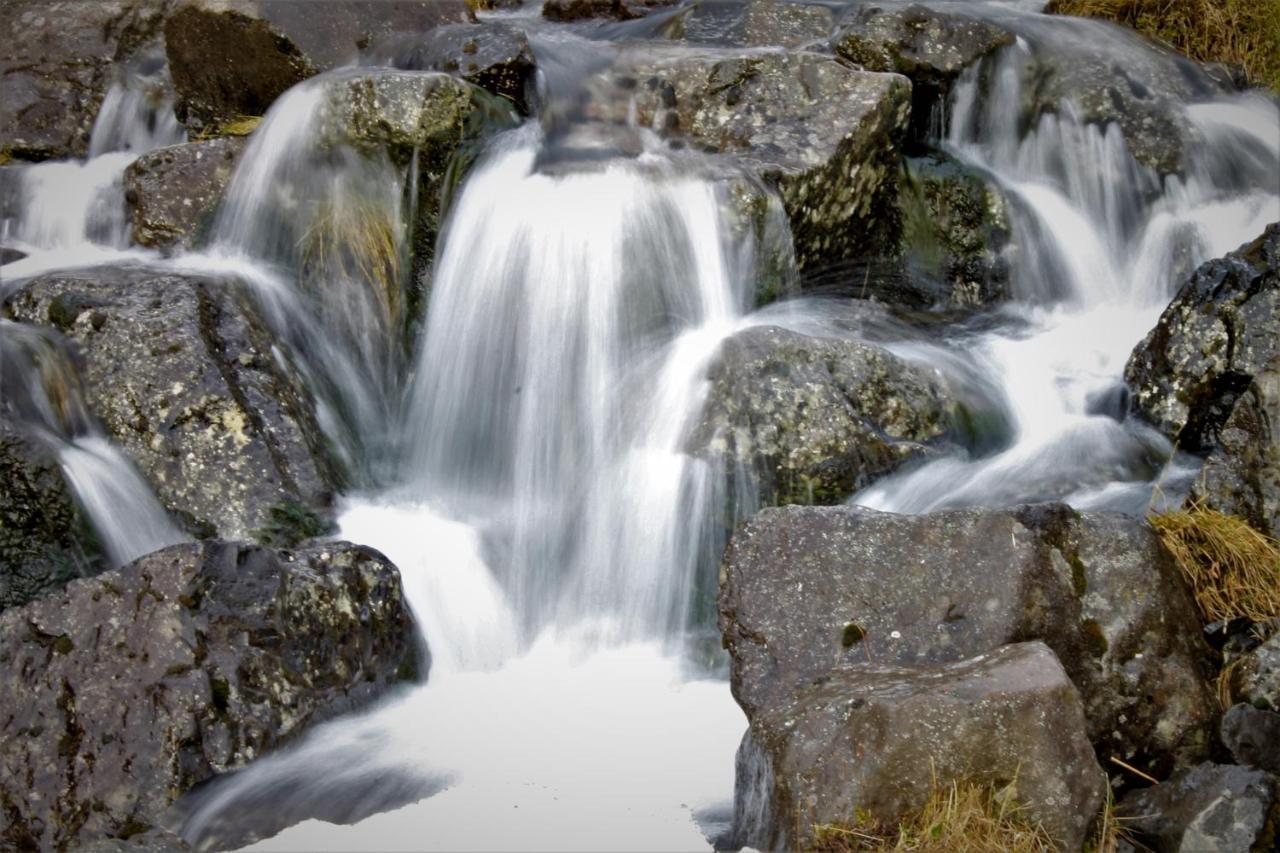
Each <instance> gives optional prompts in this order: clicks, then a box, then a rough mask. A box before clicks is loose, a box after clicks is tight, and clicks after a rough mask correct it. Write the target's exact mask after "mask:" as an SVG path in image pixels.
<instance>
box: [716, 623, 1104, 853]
mask: <svg viewBox="0 0 1280 853" xmlns="http://www.w3.org/2000/svg"><path fill="white" fill-rule="evenodd" d="M850 747H852V748H850ZM751 751H758V753H759V756H760V758H759V760H760V761H761V762H762V763H763V765H764V766H763V767H760V766H756V767H751V762H750V761H747V760H744V759H746V758H748V756H747V755H744V754H743V753H750V752H751ZM743 770H746V771H747V772H748V778H746V779H744V778H743V776H742V772H743ZM739 773H740V775H739V786H740V788H739V793H738V797H739V808H740V809H743V807H745V806H747V802H745V801H744V796H747V797H748V798H750V797H754V798H759V799H758V800H757V802H758V801H759V800H765V801H767V804H768V807H767V813H768V815H769V820H768V821H767V822H766V824H765V825H764V826H756V827H755V828H754V832H751V833H749V834H748V836H747V837H745V838H743V839H741V840H742V841H743V842H745V843H746V844H748V845H750V846H752V847H756V848H758V849H761V850H786V849H805V846H806V844H808V843H811V841H812V839H810V838H809V837H808V834H809V833H810V832H811V831H812V829H811V828H812V827H813V826H814V825H821V824H829V823H846V822H848V821H850V820H852V819H853V816H854V815H858V814H863V815H867V816H869V817H871V818H873V819H875V820H879V821H883V822H884V823H885V824H887V825H890V826H892V825H893V824H895V823H896V822H897V821H898V820H899V819H901V818H902V817H904V816H906V815H909V814H911V813H913V812H916V811H918V810H919V809H920V808H921V807H923V805H924V804H925V801H926V800H927V799H928V797H929V795H930V793H931V792H932V791H933V790H934V789H935V787H938V786H941V787H945V786H947V785H950V784H951V782H953V781H957V780H964V781H969V782H973V783H977V784H983V785H994V786H996V787H997V788H999V787H1004V786H1006V785H1009V784H1010V783H1012V782H1014V781H1015V780H1016V785H1017V797H1018V799H1019V801H1020V802H1021V803H1022V804H1023V805H1024V806H1025V807H1026V809H1027V814H1028V815H1029V816H1030V817H1031V818H1032V819H1034V820H1038V821H1041V822H1043V824H1044V827H1045V829H1046V830H1048V832H1049V833H1050V835H1051V836H1052V837H1053V838H1054V839H1055V840H1056V841H1057V842H1058V843H1060V844H1061V845H1062V849H1064V850H1078V849H1080V847H1081V845H1082V843H1083V841H1084V839H1085V837H1086V835H1087V832H1088V829H1089V827H1090V825H1091V824H1092V822H1093V819H1094V816H1095V815H1096V814H1097V811H1098V808H1099V807H1100V806H1101V804H1102V799H1103V794H1104V791H1105V777H1104V775H1103V772H1102V769H1101V768H1100V767H1099V766H1098V762H1097V759H1096V758H1095V757H1094V754H1093V749H1092V748H1091V747H1090V744H1089V739H1088V736H1087V735H1086V732H1085V719H1084V712H1083V709H1082V707H1081V704H1080V698H1079V696H1078V694H1077V693H1076V689H1075V687H1074V686H1072V683H1071V680H1070V679H1069V678H1068V677H1067V675H1066V673H1065V672H1063V669H1062V667H1061V665H1059V663H1058V661H1057V659H1056V658H1055V657H1054V655H1053V652H1051V651H1050V650H1049V649H1048V648H1047V647H1046V646H1045V645H1044V644H1042V643H1022V644H1018V645H1010V646H1005V647H1004V648H1001V649H998V650H995V651H992V652H990V653H987V654H984V655H979V656H977V657H974V658H971V659H968V660H963V661H958V662H956V663H951V664H947V665H944V666H936V667H918V668H909V667H896V666H890V665H885V664H879V663H865V662H864V663H860V664H846V665H842V666H840V667H838V668H836V669H834V670H832V671H831V672H829V673H827V674H826V675H823V676H821V677H819V678H817V679H815V680H814V681H813V682H812V683H810V684H807V685H805V686H803V687H801V688H800V689H799V690H797V691H796V692H795V693H794V694H793V695H792V696H790V697H789V698H787V699H786V700H784V701H782V702H780V703H779V704H777V705H773V706H770V707H769V708H767V709H765V710H763V711H762V712H761V713H759V714H757V715H756V716H755V717H754V718H753V720H752V722H751V728H750V730H749V731H748V734H747V739H746V741H745V742H744V745H743V747H742V749H741V751H740V753H739ZM753 774H754V778H752V775H753ZM744 782H745V783H746V785H745V786H744ZM753 783H754V784H753ZM739 825H740V826H741V825H742V824H741V823H740V824H739Z"/></svg>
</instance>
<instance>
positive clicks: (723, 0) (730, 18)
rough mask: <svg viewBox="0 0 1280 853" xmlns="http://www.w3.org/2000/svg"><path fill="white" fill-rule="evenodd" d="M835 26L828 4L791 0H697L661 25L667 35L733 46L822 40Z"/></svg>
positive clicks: (799, 44)
mask: <svg viewBox="0 0 1280 853" xmlns="http://www.w3.org/2000/svg"><path fill="white" fill-rule="evenodd" d="M834 26H835V14H834V13H833V12H832V11H831V7H830V6H829V5H824V4H822V3H801V2H792V0H699V2H695V3H690V4H689V5H688V6H686V7H685V8H684V9H682V10H681V11H680V12H679V13H678V14H677V15H675V16H673V17H672V18H671V20H670V21H668V22H667V23H666V25H665V26H664V27H663V30H662V33H663V35H665V36H666V37H667V38H670V39H676V40H680V41H689V42H695V43H706V44H717V45H729V46H735V47H765V46H777V47H800V46H802V45H806V44H812V43H814V42H819V41H825V40H826V38H827V37H828V36H829V35H830V34H831V30H832V28H833V27H834Z"/></svg>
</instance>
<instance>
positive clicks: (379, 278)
mask: <svg viewBox="0 0 1280 853" xmlns="http://www.w3.org/2000/svg"><path fill="white" fill-rule="evenodd" d="M299 249H300V251H301V262H302V263H301V269H302V270H303V276H304V278H307V279H310V280H315V281H328V282H343V281H357V282H361V283H363V284H365V285H367V286H368V287H369V290H370V295H371V296H372V297H373V300H374V304H375V305H377V308H378V310H379V312H380V313H381V315H382V319H383V321H384V323H385V326H386V328H391V329H394V328H396V327H397V323H398V322H399V320H400V317H401V312H402V309H403V307H404V306H403V304H402V301H403V288H402V278H403V271H402V255H403V253H402V252H401V247H400V237H399V226H398V224H397V223H396V221H395V218H394V216H393V215H392V213H390V212H389V211H387V210H386V209H384V208H383V207H382V206H381V205H378V204H375V203H372V202H363V201H361V202H351V203H348V204H332V205H326V206H324V207H323V208H322V209H320V210H319V211H317V213H316V215H315V217H314V218H313V219H312V220H311V224H310V227H308V229H307V231H306V233H305V234H304V235H303V237H302V240H301V241H300V244H299Z"/></svg>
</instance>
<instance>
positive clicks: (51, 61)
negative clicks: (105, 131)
mask: <svg viewBox="0 0 1280 853" xmlns="http://www.w3.org/2000/svg"><path fill="white" fill-rule="evenodd" d="M169 5H170V3H169V2H168V0H95V2H93V3H83V2H75V0H70V1H69V0H61V2H58V1H57V0H54V2H50V0H8V2H6V3H5V5H4V9H3V14H0V44H3V45H4V48H3V51H0V54H2V55H0V161H3V160H4V159H5V156H4V155H14V156H18V157H22V158H26V159H32V160H44V159H49V158H57V157H80V156H84V155H85V154H86V153H87V151H88V148H89V136H90V133H91V131H92V129H93V122H94V120H95V119H96V118H97V115H98V109H99V107H100V106H101V105H102V100H103V97H104V96H105V95H106V92H107V88H108V86H109V85H110V83H111V80H112V76H111V75H112V65H113V63H118V62H121V61H123V60H125V59H127V58H129V57H130V56H131V55H132V54H134V53H135V52H138V51H139V50H140V49H141V48H143V47H144V46H146V45H147V44H148V43H149V42H151V41H152V40H153V39H154V38H155V37H156V36H157V35H158V34H159V31H160V27H161V26H162V24H163V22H164V14H165V11H166V9H167V8H168V7H169Z"/></svg>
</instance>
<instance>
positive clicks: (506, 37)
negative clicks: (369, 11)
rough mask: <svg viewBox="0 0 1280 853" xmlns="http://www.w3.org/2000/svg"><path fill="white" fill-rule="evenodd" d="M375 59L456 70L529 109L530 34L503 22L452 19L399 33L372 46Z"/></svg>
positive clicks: (419, 67) (421, 68)
mask: <svg viewBox="0 0 1280 853" xmlns="http://www.w3.org/2000/svg"><path fill="white" fill-rule="evenodd" d="M367 57H368V58H369V59H371V60H373V61H375V62H379V63H382V64H387V65H391V66H393V67H395V68H402V69H406V70H410V71H443V72H445V73H448V74H455V75H457V76H458V77H461V78H462V79H463V80H466V81H467V82H469V83H474V84H475V85H477V86H479V87H480V88H482V89H485V90H487V91H489V92H491V93H493V94H495V95H500V96H501V97H503V98H506V99H507V100H508V101H510V102H511V103H512V104H514V105H515V107H516V109H518V110H519V111H520V112H521V113H523V114H525V115H528V114H529V112H530V105H529V99H528V95H529V92H530V91H531V88H532V87H533V78H534V72H535V71H536V70H537V66H536V65H535V62H534V57H533V51H532V50H531V49H530V48H529V40H528V38H527V37H526V36H525V34H524V32H523V31H522V30H520V29H517V28H516V27H513V26H510V25H508V24H501V23H487V22H486V23H483V24H450V25H446V26H442V27H436V28H435V29H433V30H431V31H430V32H427V33H424V34H421V35H400V36H395V37H392V38H390V39H386V40H384V41H382V42H380V43H378V44H376V45H375V46H374V47H372V48H370V49H369V51H368V53H367Z"/></svg>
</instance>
